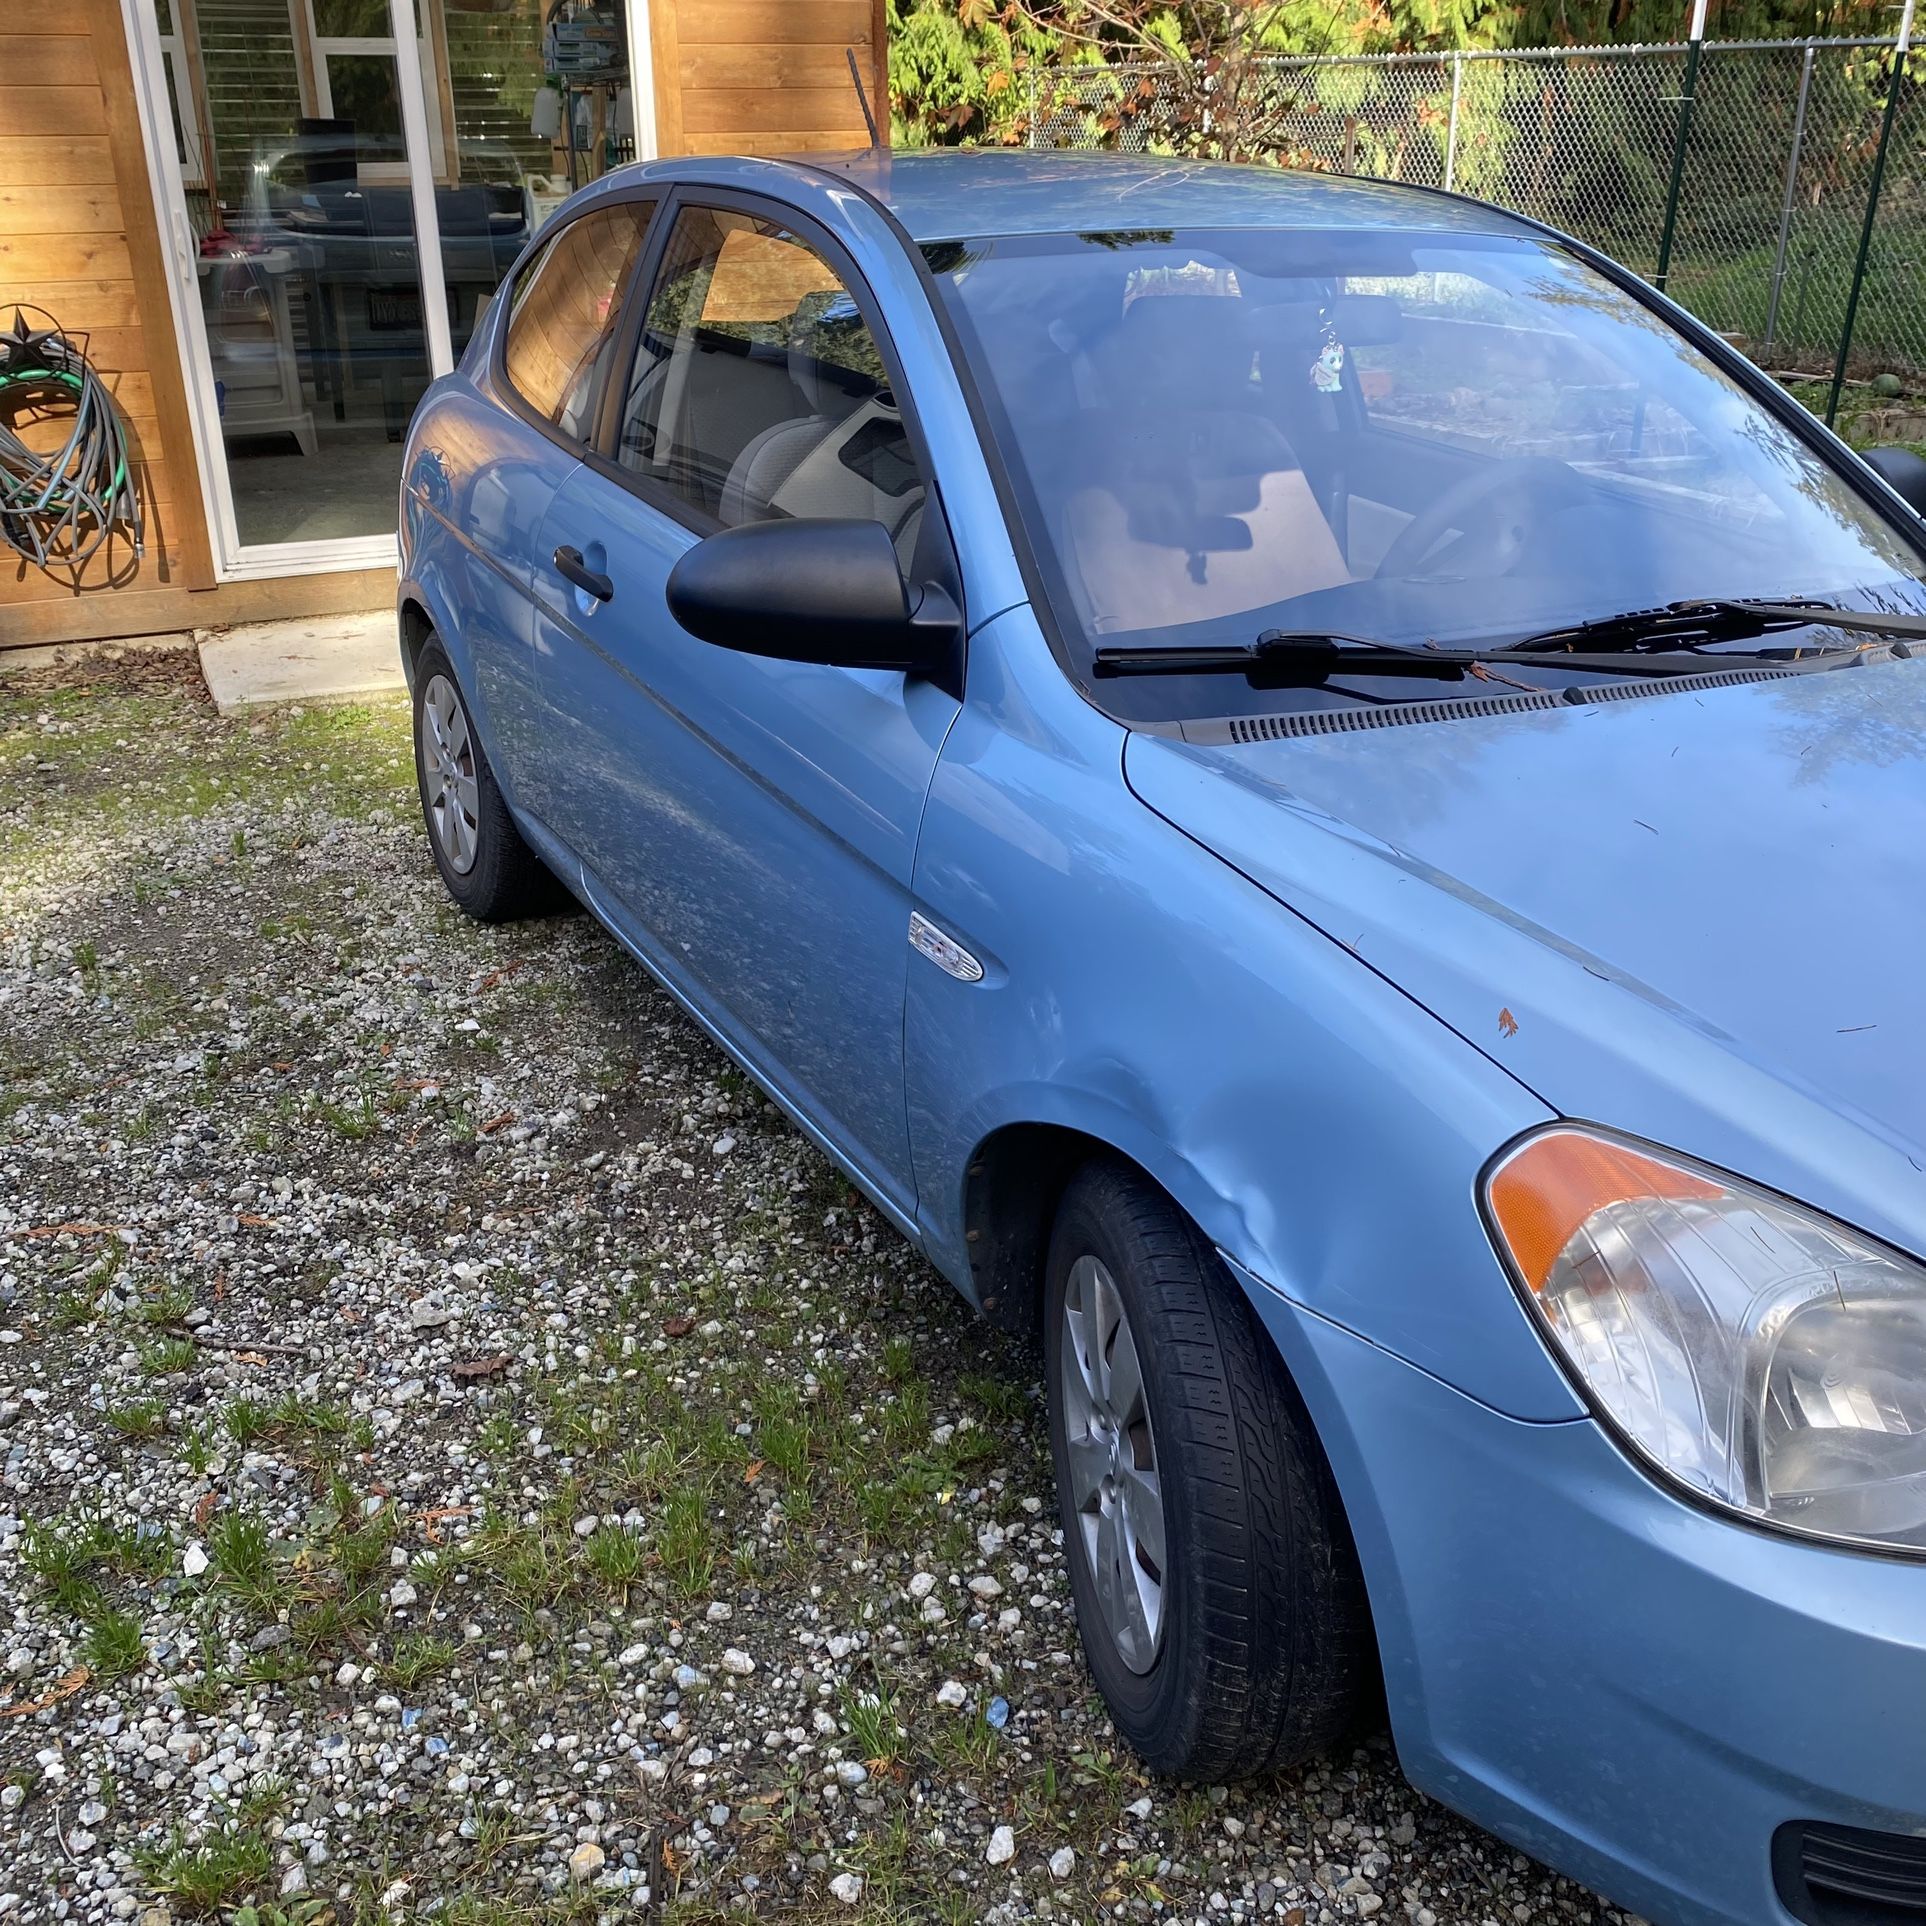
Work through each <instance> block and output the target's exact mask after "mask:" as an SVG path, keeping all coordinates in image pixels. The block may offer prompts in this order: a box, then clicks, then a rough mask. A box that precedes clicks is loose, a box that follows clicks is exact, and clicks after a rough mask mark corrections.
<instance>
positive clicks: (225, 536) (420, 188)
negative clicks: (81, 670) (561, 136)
mask: <svg viewBox="0 0 1926 1926" xmlns="http://www.w3.org/2000/svg"><path fill="white" fill-rule="evenodd" d="M390 4H391V6H392V8H393V12H392V13H391V14H390V19H391V20H393V19H396V18H399V19H401V20H403V21H405V22H406V23H407V25H408V26H409V27H411V28H412V27H414V25H415V23H416V18H417V0H390ZM173 5H174V7H175V8H176V9H178V7H179V5H180V0H173ZM302 5H303V10H304V11H305V10H306V6H307V0H302ZM649 5H650V0H625V7H626V12H627V16H628V30H629V47H630V66H631V71H632V72H633V73H634V74H635V75H636V76H637V77H638V78H644V79H646V78H647V77H649V76H652V75H653V72H654V66H653V62H652V60H651V57H650V56H651V48H650V41H649ZM120 14H121V22H122V25H123V28H124V29H125V32H126V35H127V44H128V47H129V49H130V51H131V53H132V56H133V58H132V63H131V64H132V66H133V70H134V94H135V100H136V104H137V106H138V108H139V114H140V130H141V140H142V144H143V145H144V147H145V148H146V157H147V178H148V186H149V189H150V190H151V192H152V194H153V204H154V209H155V214H156V217H157V220H158V223H159V231H160V235H161V251H162V254H163V256H164V258H165V262H166V266H167V283H168V286H167V292H168V297H169V305H170V307H171V310H172V316H171V318H172V320H173V324H174V340H175V346H176V350H177V352H178V353H179V355H180V357H181V369H182V374H183V377H184V379H185V382H186V386H187V403H188V414H189V416H190V418H191V421H192V426H193V432H194V452H195V455H196V458H197V463H196V465H197V466H198V468H199V470H200V483H201V504H202V509H203V512H204V514H205V516H206V520H207V532H208V542H209V546H210V547H211V549H212V551H213V558H214V573H215V578H216V580H217V581H222V582H233V581H248V580H260V579H262V578H265V577H275V576H290V575H322V574H332V573H339V572H341V571H343V570H348V569H367V568H392V567H393V566H394V565H395V561H396V553H395V538H394V537H393V536H392V535H361V536H344V537H338V538H334V539H329V540H318V541H306V542H275V543H252V544H243V542H242V541H241V538H240V532H239V526H238V524H237V522H236V519H235V514H234V491H233V485H232V480H231V478H230V476H229V474H228V468H227V450H226V446H225V444H224V442H223V440H222V437H221V417H220V408H219V405H218V403H217V401H216V398H215V394H214V373H213V362H212V359H211V357H210V354H209V350H208V340H207V322H206V316H205V315H204V313H203V312H202V309H201V298H200V285H199V263H198V256H199V238H198V236H197V235H196V234H195V233H194V230H193V227H192V226H191V224H190V223H189V221H188V217H187V200H186V188H187V176H186V173H185V170H184V169H183V167H182V165H181V161H180V156H179V155H178V154H177V153H176V151H175V144H174V121H173V116H172V111H171V109H170V107H169V105H168V97H167V67H166V48H165V47H164V46H163V44H162V36H161V33H160V30H159V23H158V22H157V20H156V19H155V15H154V8H153V4H152V0H120ZM167 38H168V39H169V40H170V41H180V35H179V34H178V33H176V34H174V35H170V36H168V37H167ZM421 40H422V37H421V36H419V35H418V34H415V33H412V32H411V33H410V34H409V36H408V38H407V40H405V41H401V42H396V41H394V40H388V41H385V42H382V43H379V44H380V46H381V47H382V49H383V50H384V51H386V52H388V53H390V54H392V55H393V56H394V59H395V63H396V69H397V79H398V81H399V84H400V88H401V120H402V132H403V135H404V139H405V145H406V148H407V152H408V155H409V159H410V163H411V164H410V166H409V167H408V168H407V169H405V170H403V171H404V172H405V174H406V175H407V178H408V184H409V186H410V188H411V190H412V192H413V196H414V203H415V227H416V234H417V237H418V241H419V247H420V258H419V270H418V271H419V273H420V275H421V279H422V285H423V286H424V288H432V287H439V286H440V285H441V284H442V265H441V231H440V229H439V227H438V226H437V224H436V211H435V171H434V155H435V136H434V133H433V130H432V128H431V126H430V122H431V119H432V118H434V117H432V116H431V115H430V114H429V111H428V105H429V103H428V96H427V95H426V93H425V92H424V91H423V86H422V81H423V77H424V76H423V73H422V70H421V68H420V66H419V64H418V58H417V52H418V49H419V47H420V45H421ZM180 51H181V54H182V59H183V65H184V64H185V51H186V49H185V42H184V41H182V42H181V46H180ZM177 71H178V70H177ZM184 97H185V96H184ZM635 126H636V157H637V159H639V160H653V159H654V158H655V156H656V122H655V110H654V90H653V81H652V80H648V84H647V85H646V86H644V87H642V88H640V89H638V91H637V95H636V117H635ZM201 165H203V163H199V162H197V166H201ZM423 308H424V313H423V322H424V326H425V329H426V332H427V336H428V347H429V366H430V369H431V371H432V372H433V373H434V374H436V375H444V374H447V373H449V372H450V371H451V370H452V369H453V367H454V350H453V343H452V340H451V338H450V331H449V327H448V313H447V309H446V307H445V306H443V305H442V304H441V303H440V302H437V301H424V303H423Z"/></svg>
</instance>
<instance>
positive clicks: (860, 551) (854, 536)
mask: <svg viewBox="0 0 1926 1926" xmlns="http://www.w3.org/2000/svg"><path fill="white" fill-rule="evenodd" d="M668 594H669V613H670V614H671V615H673V616H674V617H675V619H676V620H677V621H678V622H680V623H681V624H682V626H683V627H684V628H685V629H687V630H688V632H689V633H690V634H691V635H693V636H698V637H700V638H701V640H703V641H704V642H713V643H715V644H716V645H717V646H718V647H720V648H725V649H740V650H741V651H742V652H743V653H744V654H745V655H766V656H773V657H775V658H776V659H777V660H778V661H783V662H821V663H827V664H831V665H833V666H835V667H838V668H844V669H901V670H903V671H904V672H905V673H906V674H909V675H920V676H926V677H928V679H929V680H930V681H932V682H934V683H935V684H936V685H937V686H938V687H939V688H941V689H944V690H946V691H947V692H948V693H949V694H951V695H953V696H956V697H958V698H960V697H961V696H962V693H963V618H962V616H961V615H960V614H959V613H958V611H957V608H956V605H955V603H953V602H952V601H951V600H950V598H949V597H948V596H947V595H946V594H944V592H943V591H942V590H941V589H940V588H936V587H934V586H931V587H928V588H925V589H924V590H923V591H922V592H921V594H920V595H919V596H918V597H917V598H916V600H915V601H913V602H912V600H911V597H910V592H909V590H908V589H907V588H906V586H905V585H904V582H903V572H902V570H901V569H900V568H899V567H898V566H897V563H896V544H895V543H894V542H892V541H891V540H890V534H889V530H888V529H886V528H885V527H884V526H883V525H882V523H881V522H862V521H839V520H821V521H809V520H797V521H775V522H748V523H745V524H744V525H743V526H742V527H740V528H725V529H723V530H722V531H721V532H720V533H719V534H716V535H711V536H709V537H708V538H707V539H706V540H703V541H700V542H698V543H696V545H695V547H694V548H692V549H690V550H689V551H688V553H687V554H685V555H684V556H683V557H682V559H681V560H680V561H679V562H677V563H676V565H675V567H674V568H672V569H671V570H670V571H669V590H668Z"/></svg>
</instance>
